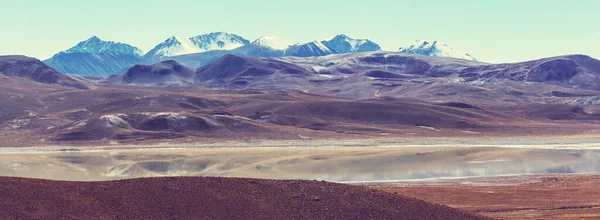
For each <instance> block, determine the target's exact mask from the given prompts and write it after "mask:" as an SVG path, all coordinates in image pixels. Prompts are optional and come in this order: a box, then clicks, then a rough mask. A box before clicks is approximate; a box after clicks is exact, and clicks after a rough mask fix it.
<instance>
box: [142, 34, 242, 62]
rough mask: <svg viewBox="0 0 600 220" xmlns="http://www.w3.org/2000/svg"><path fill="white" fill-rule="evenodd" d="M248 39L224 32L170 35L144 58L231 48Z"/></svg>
mask: <svg viewBox="0 0 600 220" xmlns="http://www.w3.org/2000/svg"><path fill="white" fill-rule="evenodd" d="M249 43H250V41H248V40H246V39H244V38H242V37H240V36H238V35H235V34H230V33H226V32H214V33H209V34H204V35H198V36H195V37H190V38H181V37H171V38H169V39H167V40H165V41H164V42H162V43H160V44H158V45H157V46H156V47H154V48H153V49H152V50H150V51H149V52H148V53H147V54H146V55H144V58H147V59H156V58H162V57H170V56H178V55H184V54H191V53H200V52H205V51H211V50H232V49H235V48H238V47H242V46H244V45H247V44H249Z"/></svg>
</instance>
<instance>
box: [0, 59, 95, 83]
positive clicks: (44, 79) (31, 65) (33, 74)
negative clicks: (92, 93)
mask: <svg viewBox="0 0 600 220" xmlns="http://www.w3.org/2000/svg"><path fill="white" fill-rule="evenodd" d="M0 75H5V76H9V77H20V78H25V79H30V80H33V81H36V82H40V83H45V84H57V85H61V86H68V87H75V88H78V89H89V88H90V85H88V84H87V83H84V82H82V81H81V80H78V79H75V78H74V77H72V76H69V75H67V74H64V73H61V72H58V71H56V70H55V69H52V68H51V67H49V66H48V65H46V64H44V63H43V62H42V61H39V60H37V59H35V58H31V57H26V56H0Z"/></svg>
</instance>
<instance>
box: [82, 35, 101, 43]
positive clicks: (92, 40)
mask: <svg viewBox="0 0 600 220" xmlns="http://www.w3.org/2000/svg"><path fill="white" fill-rule="evenodd" d="M85 41H86V42H94V41H102V40H100V38H98V36H96V35H93V36H91V37H90V38H88V39H87V40H85Z"/></svg>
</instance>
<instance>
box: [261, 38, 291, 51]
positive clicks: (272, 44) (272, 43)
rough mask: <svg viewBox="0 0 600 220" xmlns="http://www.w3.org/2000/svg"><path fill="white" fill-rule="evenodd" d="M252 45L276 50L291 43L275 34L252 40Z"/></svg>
mask: <svg viewBox="0 0 600 220" xmlns="http://www.w3.org/2000/svg"><path fill="white" fill-rule="evenodd" d="M252 44H254V45H258V46H262V47H268V48H272V49H276V50H285V49H287V48H288V47H290V46H291V45H292V43H290V42H288V41H285V40H282V39H280V38H278V37H275V36H263V37H260V38H258V39H256V40H254V41H253V42H252Z"/></svg>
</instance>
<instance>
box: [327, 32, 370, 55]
mask: <svg viewBox="0 0 600 220" xmlns="http://www.w3.org/2000/svg"><path fill="white" fill-rule="evenodd" d="M321 42H322V43H323V44H324V45H326V46H327V47H329V48H330V49H331V50H332V51H333V52H334V53H350V52H367V51H377V50H380V49H381V47H379V45H378V44H376V43H373V42H372V41H370V40H367V39H354V38H351V37H349V36H348V35H345V34H339V35H336V36H335V37H333V38H329V39H326V40H323V41H321Z"/></svg>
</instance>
